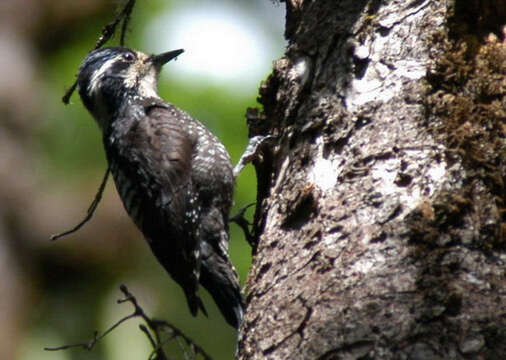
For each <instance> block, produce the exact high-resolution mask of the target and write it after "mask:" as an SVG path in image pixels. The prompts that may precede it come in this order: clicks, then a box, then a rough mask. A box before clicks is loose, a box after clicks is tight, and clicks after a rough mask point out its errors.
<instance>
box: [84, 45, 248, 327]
mask: <svg viewBox="0 0 506 360" xmlns="http://www.w3.org/2000/svg"><path fill="white" fill-rule="evenodd" d="M181 53H183V50H182V49H180V50H174V51H169V52H165V53H162V54H159V55H148V54H145V53H143V52H140V51H135V50H132V49H128V48H123V47H108V48H102V49H98V50H94V51H92V52H90V53H89V54H88V55H87V56H86V57H85V59H84V61H83V63H82V65H81V67H80V69H79V73H78V76H77V84H78V91H79V95H80V97H81V100H82V102H83V104H84V106H85V107H86V108H87V109H88V111H89V112H90V113H91V115H92V116H93V117H94V118H95V120H96V122H97V124H98V126H99V128H100V130H101V132H102V138H103V144H104V148H105V153H106V157H107V161H108V162H109V166H110V169H111V173H112V175H113V178H114V182H115V184H116V188H117V190H118V193H119V195H120V197H121V200H122V202H123V205H124V207H125V209H126V211H127V213H128V214H129V216H130V217H131V218H132V220H133V221H134V223H135V224H136V225H137V227H138V228H139V229H140V231H141V232H142V233H143V235H144V237H145V238H146V240H147V242H148V244H149V246H150V248H151V250H152V251H153V254H154V255H155V257H156V258H157V259H158V261H159V262H160V264H161V265H162V266H163V267H164V268H165V270H166V271H167V272H168V273H169V274H170V276H171V277H172V278H173V279H174V280H175V281H176V282H177V283H178V284H179V285H180V286H181V287H182V289H183V291H184V293H185V295H186V299H187V302H188V306H189V308H190V312H191V313H192V315H193V316H196V315H197V313H198V310H199V309H200V310H201V311H202V312H203V313H204V314H205V315H207V312H206V310H205V307H204V304H203V302H202V300H201V298H200V296H199V291H198V290H199V283H200V284H201V285H202V286H204V288H206V289H207V290H208V291H209V293H210V294H211V295H212V297H213V298H214V301H215V302H216V304H217V306H218V308H219V309H220V311H221V312H222V314H223V316H224V317H225V319H226V320H227V322H228V323H229V324H230V325H232V326H233V327H235V328H238V327H239V325H240V323H241V320H242V314H243V307H244V306H243V301H242V298H241V292H240V287H239V279H238V276H237V272H236V270H235V268H234V266H233V265H232V263H231V262H230V259H229V256H228V244H229V231H228V218H229V212H230V208H231V206H232V201H233V191H234V175H233V171H232V164H231V161H230V156H229V154H228V153H227V151H226V149H225V147H224V146H223V144H222V143H221V142H220V141H219V140H218V139H217V138H216V136H214V135H213V134H212V133H211V132H210V131H209V130H208V129H207V128H206V127H205V126H204V125H202V124H201V123H200V122H199V121H197V120H195V119H193V118H192V117H191V116H190V115H189V114H188V113H186V112H185V111H183V110H181V109H179V108H177V107H176V106H174V105H172V104H171V103H169V102H166V101H164V100H162V99H161V98H160V96H159V95H158V91H157V81H158V75H159V73H160V71H161V68H162V66H163V65H164V64H166V63H167V62H169V61H170V60H172V59H174V58H176V57H177V56H178V55H180V54H181Z"/></svg>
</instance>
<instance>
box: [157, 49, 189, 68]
mask: <svg viewBox="0 0 506 360" xmlns="http://www.w3.org/2000/svg"><path fill="white" fill-rule="evenodd" d="M183 52H184V50H183V49H179V50H172V51H167V52H164V53H161V54H158V55H152V56H151V57H150V58H149V59H150V60H151V62H152V63H153V65H155V66H156V67H157V68H161V67H162V66H163V65H165V64H166V63H168V62H169V61H171V60H172V59H174V58H175V57H177V56H178V55H181V54H182V53H183Z"/></svg>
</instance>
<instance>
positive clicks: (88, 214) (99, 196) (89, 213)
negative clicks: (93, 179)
mask: <svg viewBox="0 0 506 360" xmlns="http://www.w3.org/2000/svg"><path fill="white" fill-rule="evenodd" d="M110 172H111V167H110V166H108V167H107V170H106V171H105V174H104V178H103V179H102V183H101V184H100V187H99V188H98V191H97V194H96V195H95V199H93V202H92V203H91V204H90V207H89V208H88V211H87V212H86V216H85V217H84V219H83V220H82V221H81V222H79V224H77V225H76V226H74V227H73V228H72V229H70V230H67V231H64V232H61V233H59V234H55V235H51V240H52V241H54V240H56V239H59V238H61V237H64V236H67V235H70V234H73V233H75V232H76V231H77V230H79V229H80V228H81V227H82V226H83V225H84V224H86V223H87V222H88V221H90V219H91V218H92V217H93V214H94V213H95V210H96V209H97V206H98V204H99V203H100V200H101V199H102V195H103V193H104V189H105V186H106V184H107V180H108V179H109V174H110Z"/></svg>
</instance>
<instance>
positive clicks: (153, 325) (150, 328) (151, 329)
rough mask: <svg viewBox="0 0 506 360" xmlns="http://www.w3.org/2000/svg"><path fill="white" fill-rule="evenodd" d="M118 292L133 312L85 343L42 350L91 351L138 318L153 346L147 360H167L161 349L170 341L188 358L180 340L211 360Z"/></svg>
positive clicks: (175, 330) (179, 333) (126, 292)
mask: <svg viewBox="0 0 506 360" xmlns="http://www.w3.org/2000/svg"><path fill="white" fill-rule="evenodd" d="M120 290H121V292H122V293H123V295H124V298H122V299H118V301H117V302H118V304H122V303H124V302H129V303H130V304H132V305H133V307H134V311H133V312H132V313H131V314H130V315H127V316H125V317H123V318H121V319H120V320H118V321H117V322H116V323H114V324H113V325H112V326H111V327H110V328H108V329H107V330H106V331H104V332H103V333H102V334H100V335H99V333H98V331H95V333H94V334H93V338H91V339H90V340H89V341H88V342H85V343H79V344H72V345H63V346H58V347H46V348H44V350H47V351H58V350H67V349H71V348H76V347H80V348H83V349H85V350H91V349H93V347H94V346H95V344H96V343H97V342H98V341H100V340H101V339H103V338H104V337H105V336H106V335H108V334H109V333H111V332H112V331H113V330H114V329H116V328H117V327H118V326H120V325H121V324H122V323H124V322H125V321H127V320H129V319H132V318H135V317H140V318H142V320H144V322H145V323H146V325H147V326H146V325H144V324H141V325H139V328H140V330H141V331H142V332H143V333H144V334H145V335H146V336H147V338H148V339H149V342H150V343H151V346H153V352H152V353H151V354H150V355H149V359H156V360H169V357H168V356H167V355H166V354H165V352H164V351H163V349H162V347H163V345H164V344H165V343H167V342H168V341H170V340H173V339H176V340H177V341H178V342H179V343H180V345H181V348H182V350H183V352H184V356H185V358H188V355H189V353H188V352H187V351H186V349H185V347H184V346H183V344H182V343H181V342H180V340H183V341H184V342H185V343H186V345H187V346H188V348H189V349H190V350H191V351H192V352H193V355H194V356H196V355H201V356H202V358H203V359H204V360H212V358H211V356H209V355H208V354H207V353H206V352H205V351H204V349H202V347H200V346H199V345H197V344H196V343H195V342H194V341H193V340H192V339H191V338H189V337H188V336H186V335H185V334H183V332H182V331H181V330H179V329H178V328H177V327H175V326H174V325H172V324H170V323H169V322H167V321H165V320H157V319H153V318H150V317H149V316H148V315H147V314H146V312H145V311H144V309H142V307H141V306H140V305H139V303H138V302H137V299H136V298H135V296H134V295H132V293H130V291H129V290H128V288H127V287H126V286H125V285H121V286H120ZM162 335H168V338H167V339H165V340H163V339H162Z"/></svg>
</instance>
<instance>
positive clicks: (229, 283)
mask: <svg viewBox="0 0 506 360" xmlns="http://www.w3.org/2000/svg"><path fill="white" fill-rule="evenodd" d="M200 283H201V284H202V286H204V287H205V288H206V289H207V291H209V293H210V294H211V296H212V297H213V299H214V302H215V303H216V305H218V308H219V309H220V311H221V313H222V314H223V316H224V317H225V320H227V322H228V323H229V324H230V325H232V326H233V327H234V328H236V329H238V328H239V326H240V325H241V322H242V317H243V312H244V303H243V300H242V296H241V289H240V286H239V277H238V276H237V272H236V270H235V268H234V266H233V265H232V264H231V263H230V261H229V260H228V259H226V258H224V257H222V256H220V255H218V254H217V253H216V252H215V251H214V250H213V249H212V248H211V246H209V245H208V244H207V243H206V242H203V243H202V263H201V268H200Z"/></svg>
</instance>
